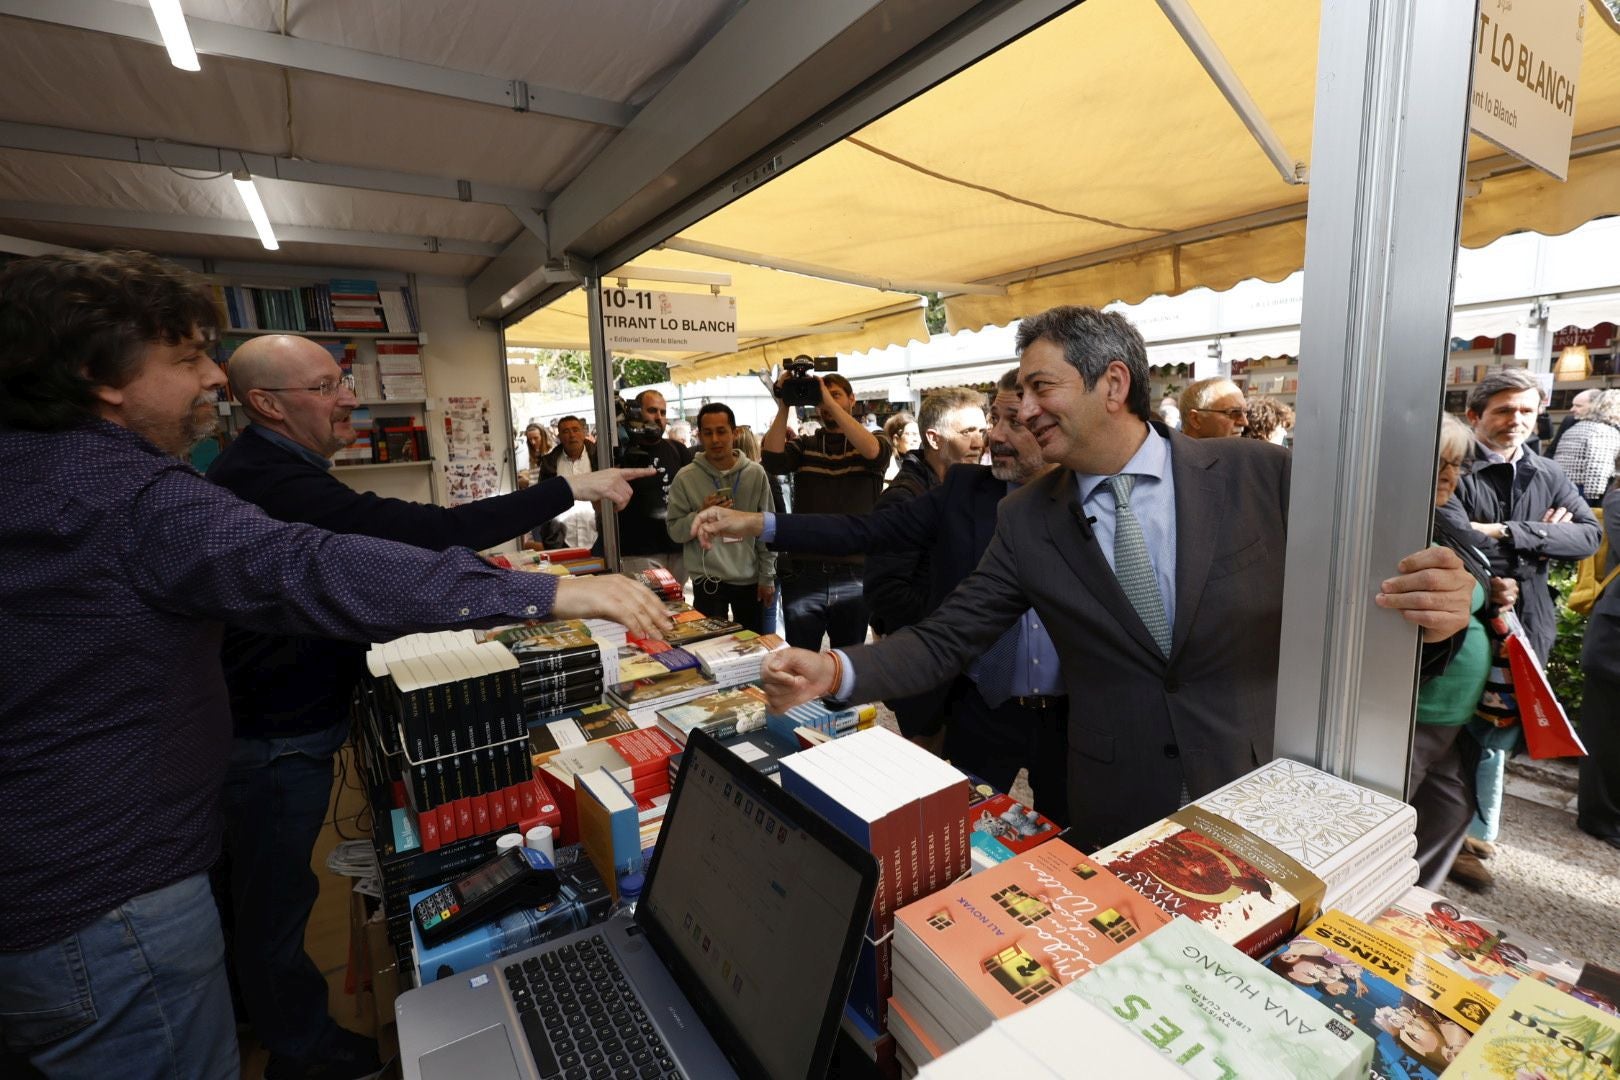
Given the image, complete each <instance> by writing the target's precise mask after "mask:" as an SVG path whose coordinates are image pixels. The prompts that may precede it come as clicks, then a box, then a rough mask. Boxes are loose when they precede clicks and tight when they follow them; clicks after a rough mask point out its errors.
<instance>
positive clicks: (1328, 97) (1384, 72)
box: [1276, 0, 1477, 794]
mask: <svg viewBox="0 0 1620 1080" xmlns="http://www.w3.org/2000/svg"><path fill="white" fill-rule="evenodd" d="M1476 19H1477V7H1476V4H1475V3H1473V2H1457V0H1445V2H1440V3H1436V2H1433V0H1324V2H1323V4H1322V24H1321V45H1320V51H1319V60H1318V64H1317V82H1316V113H1315V126H1314V131H1315V133H1316V134H1315V137H1314V144H1313V146H1312V159H1311V170H1310V175H1311V200H1310V213H1309V217H1308V219H1307V223H1306V232H1305V296H1304V305H1303V320H1302V328H1301V341H1300V355H1301V357H1302V364H1301V374H1302V375H1303V376H1304V378H1303V379H1302V380H1301V383H1300V394H1299V399H1298V406H1299V420H1298V426H1297V427H1296V429H1295V431H1296V442H1295V451H1294V465H1293V484H1292V491H1291V495H1292V498H1291V505H1290V510H1289V531H1288V558H1287V578H1286V584H1285V587H1284V595H1283V634H1282V649H1281V655H1280V657H1279V672H1278V694H1277V728H1276V750H1277V753H1278V754H1279V755H1280V756H1286V757H1292V758H1296V759H1299V760H1303V761H1310V762H1314V763H1316V764H1318V765H1319V766H1321V767H1322V768H1324V769H1326V770H1328V771H1329V772H1333V773H1336V774H1338V775H1340V776H1343V777H1347V778H1349V779H1352V780H1355V781H1357V782H1359V783H1362V784H1366V785H1368V786H1370V787H1374V788H1378V789H1381V790H1383V791H1387V792H1391V793H1395V794H1400V793H1402V792H1404V790H1405V785H1406V772H1407V763H1408V760H1409V756H1410V750H1411V740H1412V717H1413V712H1412V706H1413V701H1414V698H1415V694H1416V684H1417V671H1416V669H1417V638H1418V635H1417V631H1416V630H1415V629H1414V628H1413V627H1411V626H1410V625H1409V624H1407V623H1406V622H1405V621H1404V620H1402V619H1401V618H1400V617H1399V616H1398V615H1397V614H1395V613H1393V612H1389V611H1385V610H1383V609H1382V608H1379V607H1377V606H1376V605H1375V604H1374V603H1373V596H1374V594H1375V593H1376V592H1377V591H1378V588H1379V584H1380V582H1381V581H1383V579H1385V578H1386V577H1389V576H1390V575H1392V574H1394V573H1395V565H1396V563H1397V561H1398V560H1399V559H1400V558H1401V556H1403V555H1406V554H1408V553H1410V552H1414V551H1417V550H1419V549H1420V548H1423V547H1426V546H1427V545H1428V543H1429V529H1430V518H1431V514H1432V509H1431V506H1432V503H1433V497H1434V481H1435V471H1434V461H1435V447H1436V443H1437V433H1438V428H1439V419H1440V407H1441V402H1442V395H1443V391H1444V377H1445V361H1446V343H1447V337H1448V335H1449V333H1450V330H1449V326H1448V320H1449V314H1450V307H1451V292H1452V282H1453V279H1454V276H1455V269H1456V257H1457V237H1458V231H1459V226H1460V222H1461V218H1462V187H1463V172H1464V165H1465V160H1464V158H1465V151H1466V148H1467V136H1468V107H1469V88H1470V82H1471V76H1472V66H1471V65H1472V60H1473V42H1474V27H1475V24H1476Z"/></svg>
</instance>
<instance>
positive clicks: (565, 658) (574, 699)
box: [487, 619, 605, 721]
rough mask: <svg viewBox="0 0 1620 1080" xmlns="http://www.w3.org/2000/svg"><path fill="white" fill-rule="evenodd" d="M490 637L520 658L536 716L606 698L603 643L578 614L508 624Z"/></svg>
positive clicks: (527, 708) (528, 706)
mask: <svg viewBox="0 0 1620 1080" xmlns="http://www.w3.org/2000/svg"><path fill="white" fill-rule="evenodd" d="M487 639H488V640H490V641H496V642H499V643H500V644H501V645H503V646H505V647H506V648H507V649H509V650H511V653H512V655H513V656H514V657H516V658H517V663H518V674H519V680H520V684H521V686H522V688H523V709H524V712H525V714H526V715H527V716H529V717H530V718H531V720H532V721H539V720H542V719H545V718H547V717H551V716H555V715H557V714H559V713H564V712H567V711H568V710H570V709H577V708H581V707H583V706H586V705H595V704H597V703H599V702H600V701H601V700H602V688H603V675H604V672H603V653H604V651H605V650H604V646H603V645H602V644H601V643H599V642H597V641H596V640H595V639H594V638H592V637H591V633H590V631H589V630H588V629H586V626H585V624H584V623H582V622H580V621H579V620H578V619H565V620H559V621H556V622H546V623H534V624H530V625H526V626H513V627H508V628H506V629H504V630H497V631H494V632H492V633H490V634H489V635H487Z"/></svg>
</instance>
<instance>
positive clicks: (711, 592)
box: [692, 577, 765, 634]
mask: <svg viewBox="0 0 1620 1080" xmlns="http://www.w3.org/2000/svg"><path fill="white" fill-rule="evenodd" d="M692 606H693V607H695V608H697V609H698V610H699V611H701V612H703V614H705V615H709V616H711V617H713V618H716V619H731V620H732V621H734V622H736V623H738V624H739V625H740V626H742V628H743V629H744V630H752V631H753V632H754V633H756V634H763V633H765V605H764V604H763V603H761V602H760V599H759V586H758V585H756V584H754V583H753V582H749V583H748V584H747V585H733V584H732V583H730V582H728V581H721V580H720V579H719V578H705V577H695V578H693V579H692Z"/></svg>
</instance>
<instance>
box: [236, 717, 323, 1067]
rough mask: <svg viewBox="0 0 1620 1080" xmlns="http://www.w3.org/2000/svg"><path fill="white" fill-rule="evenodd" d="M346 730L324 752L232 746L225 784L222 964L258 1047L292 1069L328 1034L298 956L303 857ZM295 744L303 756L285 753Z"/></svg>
mask: <svg viewBox="0 0 1620 1080" xmlns="http://www.w3.org/2000/svg"><path fill="white" fill-rule="evenodd" d="M347 728H348V725H347V724H345V725H344V726H343V728H342V730H341V731H334V732H333V734H332V738H333V739H335V740H336V743H335V745H334V746H333V747H332V749H330V750H327V752H326V753H325V754H321V753H320V750H322V749H325V746H324V745H322V743H323V740H322V739H321V738H320V737H319V736H313V737H312V736H305V737H303V738H302V739H299V740H278V739H237V740H235V743H234V744H233V750H232V756H231V766H230V770H229V771H228V772H227V774H226V778H225V844H226V852H227V855H228V858H229V874H230V902H231V907H232V913H233V916H234V918H233V924H234V925H233V933H232V946H231V956H232V960H233V961H234V963H235V967H236V976H237V981H238V984H239V986H240V990H241V995H242V1005H243V1007H244V1008H245V1009H246V1010H247V1015H248V1020H249V1022H251V1023H252V1025H253V1030H254V1033H255V1034H256V1035H257V1036H258V1039H259V1042H261V1043H262V1044H264V1047H265V1049H267V1050H269V1051H270V1053H271V1054H272V1055H273V1056H275V1057H278V1058H288V1059H291V1060H294V1061H311V1060H315V1059H317V1058H319V1057H320V1056H321V1055H322V1053H323V1052H324V1050H325V1048H326V1046H327V1045H328V1044H329V1041H330V1039H331V1038H332V1036H333V1035H334V1034H335V1029H336V1026H337V1025H336V1024H335V1023H334V1022H333V1021H332V1019H331V1017H330V1015H329V1014H328V1012H327V987H326V978H325V977H324V976H323V975H322V974H321V972H320V970H319V969H318V968H316V966H315V963H314V961H312V960H311V959H310V958H309V956H308V955H307V954H306V953H305V952H304V928H305V927H306V926H307V925H308V923H309V914H310V911H311V910H312V909H313V908H314V906H315V898H316V897H317V896H318V895H319V894H320V880H319V879H318V878H317V877H316V876H315V873H314V871H313V870H312V869H311V868H310V856H311V854H312V853H313V852H314V850H315V842H316V840H317V839H318V838H319V837H320V834H321V828H322V826H323V825H324V824H325V823H326V812H327V806H328V803H329V801H330V799H331V795H332V755H333V754H334V753H335V752H336V747H339V746H341V745H342V743H343V736H344V735H345V734H346V733H347ZM327 741H328V742H329V741H330V740H327ZM300 745H302V746H305V747H308V748H309V749H310V750H312V751H313V752H301V751H299V750H296V749H291V748H292V747H294V746H300ZM285 751H290V752H285Z"/></svg>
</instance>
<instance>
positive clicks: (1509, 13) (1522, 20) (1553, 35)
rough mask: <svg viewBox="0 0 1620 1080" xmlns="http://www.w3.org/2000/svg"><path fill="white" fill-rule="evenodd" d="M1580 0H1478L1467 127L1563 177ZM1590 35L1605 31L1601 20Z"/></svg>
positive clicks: (1582, 14) (1582, 15)
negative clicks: (1470, 104) (1472, 90)
mask: <svg viewBox="0 0 1620 1080" xmlns="http://www.w3.org/2000/svg"><path fill="white" fill-rule="evenodd" d="M1590 6H1591V5H1590V4H1588V3H1587V0H1481V3H1480V5H1479V22H1478V24H1477V26H1476V27H1475V39H1474V48H1475V50H1476V55H1475V56H1474V96H1473V101H1472V109H1471V111H1470V114H1469V118H1468V126H1469V127H1470V128H1472V129H1473V130H1474V131H1475V132H1476V133H1477V134H1479V135H1483V136H1484V137H1485V138H1487V139H1489V140H1490V141H1491V142H1493V143H1495V144H1496V145H1497V146H1500V147H1501V148H1502V149H1504V150H1506V151H1507V152H1508V153H1510V154H1513V155H1514V156H1516V157H1520V158H1523V159H1524V160H1525V161H1527V162H1529V163H1530V164H1531V165H1534V166H1535V167H1536V168H1538V169H1540V170H1542V171H1543V172H1546V173H1549V174H1551V175H1552V176H1556V177H1557V178H1558V179H1560V180H1565V179H1568V177H1569V144H1570V138H1571V137H1572V136H1573V135H1574V133H1575V84H1576V81H1577V80H1578V79H1579V78H1580V74H1581V45H1582V42H1583V41H1584V40H1585V36H1586V32H1587V25H1586V23H1587V17H1588V15H1590V14H1591V12H1590V11H1589V10H1588V9H1589V8H1590ZM1592 31H1593V32H1594V33H1600V34H1602V33H1608V30H1607V29H1606V28H1605V27H1603V26H1601V25H1598V26H1594V27H1592Z"/></svg>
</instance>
